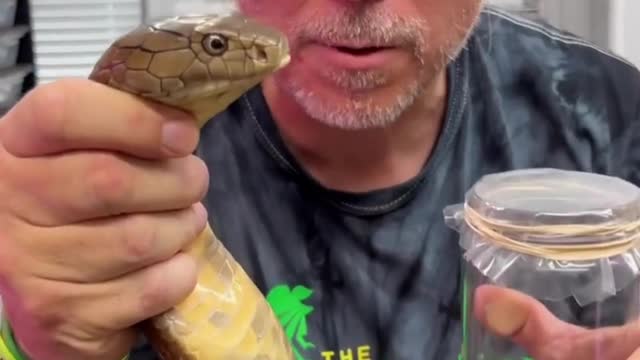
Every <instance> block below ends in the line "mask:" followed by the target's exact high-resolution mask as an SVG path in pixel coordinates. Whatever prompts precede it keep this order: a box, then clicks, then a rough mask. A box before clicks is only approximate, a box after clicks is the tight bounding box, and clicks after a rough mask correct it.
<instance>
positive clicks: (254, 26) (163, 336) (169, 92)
mask: <svg viewBox="0 0 640 360" xmlns="http://www.w3.org/2000/svg"><path fill="white" fill-rule="evenodd" d="M288 62H289V48H288V43H287V40H286V38H285V37H284V36H283V34H281V33H280V32H278V31H276V30H274V29H272V28H269V27H266V26H264V25H261V24H258V23H256V22H255V21H253V20H250V19H247V18H245V17H243V16H241V15H239V14H230V15H207V16H189V17H175V18H169V19H165V20H163V21H160V22H158V23H155V24H153V25H143V26H140V27H139V28H137V29H134V30H132V31H131V32H129V33H127V34H125V35H123V36H122V37H120V38H119V39H117V40H116V41H115V42H114V43H113V44H112V45H111V46H110V47H109V48H108V49H107V50H106V51H105V53H104V54H103V56H102V57H101V58H100V60H99V61H98V62H97V64H96V66H95V68H94V70H93V71H92V73H91V75H90V76H89V78H90V79H92V80H94V81H97V82H100V83H102V84H105V85H107V86H110V87H113V88H116V89H119V90H122V91H126V92H128V93H131V94H134V95H137V96H140V97H142V98H144V99H147V100H151V101H157V102H159V103H163V104H166V105H170V106H174V107H177V108H180V109H183V110H186V111H189V112H191V113H192V114H193V115H194V117H195V119H196V120H197V121H198V125H199V126H203V125H204V124H205V123H206V122H207V121H208V120H210V119H211V118H212V117H213V116H214V115H216V114H217V113H218V112H220V111H222V110H224V109H226V108H227V107H228V106H229V105H230V104H231V103H232V102H233V101H234V100H236V99H237V98H239V97H240V96H241V95H242V94H243V93H245V92H246V91H248V90H249V89H250V88H251V87H253V86H255V85H257V84H258V83H260V82H261V81H262V80H263V79H264V77H266V76H268V75H270V74H272V73H273V72H275V71H277V70H279V69H281V68H282V67H284V66H286V65H287V64H288ZM132 136H135V134H132ZM221 171H224V170H221ZM184 251H185V252H186V253H188V254H190V255H192V256H193V257H194V258H195V259H196V260H197V263H198V282H197V285H196V287H195V289H194V291H193V292H192V293H191V294H190V295H189V296H188V297H187V298H186V299H184V301H182V302H181V303H179V304H177V305H176V306H175V307H174V308H172V309H171V310H170V311H167V312H165V313H163V314H161V315H158V316H156V317H154V318H152V319H149V320H147V321H144V322H143V324H141V325H142V326H141V327H142V329H143V332H144V334H145V336H146V337H147V339H148V341H149V342H150V344H151V345H152V346H153V347H154V349H155V350H156V351H157V352H158V353H159V354H160V356H161V358H162V359H164V360H223V359H224V360H245V359H246V360H249V359H252V360H292V359H293V353H292V350H291V347H290V345H289V342H288V339H287V338H286V336H285V334H284V331H283V328H282V326H281V325H280V323H279V322H278V319H277V318H276V316H275V314H274V312H273V311H272V309H271V307H270V306H269V304H268V303H267V301H266V299H265V297H264V295H263V294H262V293H261V292H260V290H259V289H258V288H257V286H256V285H255V284H254V283H253V281H252V280H251V279H250V278H249V276H248V274H247V273H246V272H245V271H244V269H243V268H242V267H241V266H240V265H239V264H238V263H237V261H236V260H235V259H234V258H233V256H232V255H231V254H230V253H229V252H228V251H227V249H226V248H225V247H224V246H223V244H222V243H221V242H220V241H219V239H218V238H216V235H215V234H214V232H213V230H212V229H211V227H210V226H209V224H207V227H206V229H205V230H204V231H203V232H202V233H201V234H200V235H199V236H198V238H197V239H196V240H195V241H194V242H193V243H192V245H191V247H190V248H188V249H185V250H184Z"/></svg>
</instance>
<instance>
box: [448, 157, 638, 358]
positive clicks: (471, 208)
mask: <svg viewBox="0 0 640 360" xmlns="http://www.w3.org/2000/svg"><path fill="white" fill-rule="evenodd" d="M444 216H445V222H446V223H447V225H448V226H449V227H450V228H452V229H455V230H456V231H457V232H458V233H459V235H460V236H459V244H460V246H461V248H462V250H463V260H464V261H463V264H462V265H463V276H464V279H463V281H464V286H463V289H464V290H463V301H462V304H463V309H462V311H463V314H464V315H463V316H464V319H465V320H464V324H463V328H464V331H463V348H462V351H461V358H462V359H463V360H481V359H484V360H507V359H509V360H511V359H517V360H521V359H530V358H529V357H527V356H529V354H526V353H525V351H524V350H523V349H520V348H518V347H517V346H516V345H514V344H513V343H512V342H511V341H509V340H507V339H504V338H499V337H497V336H495V335H494V334H493V333H491V332H489V331H488V330H486V329H485V328H484V327H482V326H481V324H480V323H479V322H478V321H477V319H475V317H474V315H473V314H474V313H473V309H472V307H471V304H473V303H474V291H475V289H476V288H478V287H479V286H481V285H485V284H491V285H497V286H501V287H506V288H510V289H515V290H518V291H520V292H523V293H525V294H528V295H530V296H532V297H534V298H536V299H538V300H539V301H540V302H541V303H542V304H544V305H545V306H546V307H547V308H548V309H549V310H550V311H551V312H552V313H553V314H554V315H555V316H556V317H558V318H559V319H561V320H564V321H566V322H569V323H571V324H574V325H578V326H584V327H588V328H599V327H605V326H619V325H624V324H626V323H628V322H630V321H632V320H636V319H637V318H638V315H639V311H640V301H639V300H640V281H639V278H638V275H639V273H640V250H639V244H638V240H639V239H640V189H638V188H637V187H636V186H635V185H633V184H631V183H629V182H626V181H623V180H621V179H618V178H613V177H608V176H604V175H598V174H592V173H583V172H574V171H565V170H557V169H526V170H515V171H509V172H505V173H498V174H492V175H487V176H485V177H483V178H482V179H480V180H479V181H478V182H477V183H476V184H475V185H474V186H473V188H472V189H470V190H469V192H468V193H467V194H466V197H465V202H464V204H457V205H452V206H449V207H447V208H446V209H445V210H444ZM594 351H596V350H595V349H594ZM595 358H597V357H595V355H594V359H595ZM567 360H573V359H567ZM602 360H618V359H602ZM620 360H626V359H620Z"/></svg>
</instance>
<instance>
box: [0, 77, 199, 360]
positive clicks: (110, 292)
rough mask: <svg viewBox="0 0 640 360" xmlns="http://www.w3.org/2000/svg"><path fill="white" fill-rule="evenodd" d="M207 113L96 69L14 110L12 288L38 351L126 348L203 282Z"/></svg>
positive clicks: (2, 239)
mask: <svg viewBox="0 0 640 360" xmlns="http://www.w3.org/2000/svg"><path fill="white" fill-rule="evenodd" d="M197 141H198V129H197V127H196V125H195V122H194V121H193V119H191V118H190V117H189V116H187V115H186V114H183V113H180V112H177V111H175V110H172V109H168V108H163V107H160V106H156V105H150V104H147V103H144V102H142V101H140V100H139V99H138V98H135V97H133V96H131V95H128V94H124V93H121V92H118V91H115V90H113V89H110V88H108V87H106V86H103V85H100V84H97V83H93V82H90V81H84V80H79V81H76V80H72V81H61V82H58V83H54V84H49V85H45V86H41V87H39V88H37V89H35V90H34V91H32V92H31V93H30V94H28V95H27V96H26V97H25V98H24V99H23V100H22V101H21V102H20V103H19V104H18V105H16V106H15V107H14V108H13V109H12V111H11V112H10V113H9V114H7V115H6V116H5V117H4V119H1V120H0V174H1V175H0V294H1V296H2V300H3V302H4V305H5V308H6V310H7V312H8V318H9V320H10V322H11V325H12V327H13V328H14V330H15V335H16V338H17V340H18V343H19V344H21V346H22V347H23V348H24V349H25V351H26V352H27V353H28V355H30V357H31V358H33V359H35V360H49V359H56V360H57V359H66V360H68V359H83V360H97V359H100V360H118V359H121V358H122V357H123V356H124V355H125V354H126V353H127V352H128V351H129V350H130V348H131V346H132V344H133V342H134V341H135V339H136V333H135V332H134V331H133V330H132V326H133V325H135V324H136V323H138V322H140V321H141V320H144V319H147V318H149V317H151V316H153V315H156V314H158V313H161V312H163V311H165V310H167V309H169V308H170V307H172V306H173V305H175V304H176V303H178V302H179V301H180V300H181V299H183V298H184V297H185V296H186V295H187V294H188V293H189V292H190V291H191V290H192V289H193V287H194V286H195V281H196V269H195V265H194V261H193V259H190V258H189V257H187V256H185V255H184V254H181V253H179V251H180V250H181V249H183V248H184V247H185V246H186V245H188V244H189V243H190V242H191V241H192V240H194V239H195V238H196V236H197V235H198V234H199V233H200V232H201V231H202V230H203V229H204V226H205V224H206V211H205V209H204V208H203V206H202V205H200V204H199V201H200V200H201V199H202V197H203V195H204V194H205V192H206V189H207V186H208V173H207V170H206V167H205V166H204V164H203V163H202V161H200V160H199V159H198V158H196V157H195V156H193V155H191V153H192V152H193V150H194V149H195V146H196V144H197Z"/></svg>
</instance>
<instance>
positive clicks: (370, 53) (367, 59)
mask: <svg viewBox="0 0 640 360" xmlns="http://www.w3.org/2000/svg"><path fill="white" fill-rule="evenodd" d="M398 51H399V49H398V48H397V47H393V46H386V45H377V44H329V43H320V42H317V43H312V44H309V45H308V46H307V47H306V49H305V50H304V52H306V54H307V57H308V59H309V60H313V61H319V62H326V63H327V64H329V65H333V66H337V67H340V68H347V69H354V70H356V69H371V68H380V67H382V66H384V65H385V64H387V63H388V62H389V61H392V60H393V59H392V57H393V55H394V54H397V53H398Z"/></svg>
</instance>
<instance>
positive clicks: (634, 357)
mask: <svg viewBox="0 0 640 360" xmlns="http://www.w3.org/2000/svg"><path fill="white" fill-rule="evenodd" d="M627 360H640V348H638V350H636V351H634V352H633V354H631V356H630V357H629V358H628V359H627Z"/></svg>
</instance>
